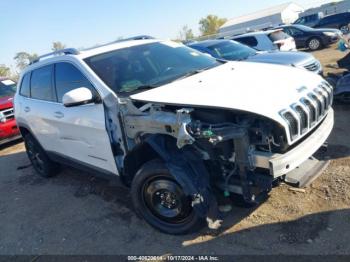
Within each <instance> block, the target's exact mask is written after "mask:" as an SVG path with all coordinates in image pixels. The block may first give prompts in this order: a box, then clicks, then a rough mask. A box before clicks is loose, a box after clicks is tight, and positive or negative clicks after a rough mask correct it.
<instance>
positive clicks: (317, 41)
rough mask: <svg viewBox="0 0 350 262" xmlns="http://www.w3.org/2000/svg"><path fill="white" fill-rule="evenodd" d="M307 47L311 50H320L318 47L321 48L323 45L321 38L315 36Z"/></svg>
mask: <svg viewBox="0 0 350 262" xmlns="http://www.w3.org/2000/svg"><path fill="white" fill-rule="evenodd" d="M307 47H308V48H309V49H310V50H311V51H315V50H318V49H320V48H321V47H322V43H321V40H320V39H319V38H317V37H313V38H311V39H310V40H309V41H308V42H307Z"/></svg>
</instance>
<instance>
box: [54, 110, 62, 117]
mask: <svg viewBox="0 0 350 262" xmlns="http://www.w3.org/2000/svg"><path fill="white" fill-rule="evenodd" d="M54 116H55V117H56V118H63V117H64V114H63V113H62V112H59V111H57V112H55V113H54Z"/></svg>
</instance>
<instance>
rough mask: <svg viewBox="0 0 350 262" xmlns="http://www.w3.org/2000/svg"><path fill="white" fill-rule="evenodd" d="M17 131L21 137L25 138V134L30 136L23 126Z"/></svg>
mask: <svg viewBox="0 0 350 262" xmlns="http://www.w3.org/2000/svg"><path fill="white" fill-rule="evenodd" d="M19 131H20V132H21V134H22V136H23V137H25V136H26V135H27V134H30V132H29V130H28V129H27V128H25V127H23V126H20V127H19Z"/></svg>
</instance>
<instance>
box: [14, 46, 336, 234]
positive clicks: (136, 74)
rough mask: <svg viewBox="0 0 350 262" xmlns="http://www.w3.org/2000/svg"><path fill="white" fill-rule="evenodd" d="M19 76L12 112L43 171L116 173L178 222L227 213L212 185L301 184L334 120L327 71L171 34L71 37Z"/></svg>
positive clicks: (229, 189)
mask: <svg viewBox="0 0 350 262" xmlns="http://www.w3.org/2000/svg"><path fill="white" fill-rule="evenodd" d="M19 83H20V84H19V88H18V91H17V94H16V96H15V114H16V119H17V123H18V126H19V128H20V131H21V133H22V135H23V137H24V140H25V145H26V148H27V153H28V156H29V158H30V160H31V161H32V164H33V167H34V168H35V169H36V171H37V172H38V173H39V174H40V175H42V176H45V177H49V176H52V175H54V174H56V173H58V172H59V168H58V167H59V163H60V164H62V163H63V164H69V165H72V166H76V167H79V168H83V169H85V170H87V171H89V172H93V173H94V174H104V175H107V176H108V177H110V178H112V179H113V178H119V180H121V181H122V182H123V184H124V185H126V186H128V187H130V188H131V197H132V201H133V205H134V207H135V210H136V212H137V213H138V214H139V215H141V216H142V217H143V218H144V219H145V220H146V221H147V222H148V223H149V224H150V225H152V226H153V227H155V228H157V229H159V230H161V231H163V232H166V233H171V234H183V233H187V232H190V231H193V230H196V229H197V228H198V227H199V226H201V225H203V222H205V221H207V223H208V225H209V226H210V227H212V228H215V227H218V226H219V225H220V216H219V212H218V204H217V198H216V195H215V194H214V193H213V192H214V188H218V189H220V190H221V191H222V192H224V193H225V195H229V194H231V193H234V194H239V195H241V196H242V198H243V199H244V201H246V202H247V203H257V202H259V199H261V198H263V197H262V196H264V195H266V194H267V193H268V192H269V191H270V190H271V188H272V185H273V183H274V182H275V181H279V180H285V181H286V182H289V183H293V184H294V185H296V186H303V185H305V184H306V183H307V181H310V180H311V179H313V178H314V177H315V175H316V173H317V172H316V171H315V170H320V163H319V162H318V161H316V160H315V159H313V158H311V157H312V155H313V154H314V153H315V152H316V151H317V150H318V149H319V148H320V147H321V146H322V145H323V144H324V143H325V141H326V139H327V137H328V136H329V134H330V133H331V130H332V127H333V110H332V108H331V104H332V97H333V90H332V88H331V87H330V85H329V84H328V83H327V82H326V81H325V80H324V79H322V78H321V77H320V76H318V75H316V74H313V73H310V72H307V71H305V70H301V69H297V68H289V67H285V66H278V65H270V64H259V63H247V62H226V61H221V60H217V59H214V58H212V57H208V56H207V55H203V54H201V53H199V52H197V51H195V50H193V49H191V48H188V47H185V46H183V45H181V44H177V43H174V42H171V41H161V40H156V39H138V40H135V39H129V40H124V41H119V42H116V43H112V44H108V45H104V46H101V47H96V48H93V49H89V50H85V51H77V50H75V49H64V50H61V51H59V52H56V53H51V54H48V55H44V56H42V57H39V58H38V60H36V61H33V62H32V64H31V65H30V66H28V67H27V68H26V69H25V70H24V71H23V73H22V75H21V79H20V82H19Z"/></svg>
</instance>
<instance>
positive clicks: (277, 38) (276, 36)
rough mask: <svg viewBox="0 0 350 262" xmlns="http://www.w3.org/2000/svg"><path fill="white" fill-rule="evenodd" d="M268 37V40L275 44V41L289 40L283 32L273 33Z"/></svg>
mask: <svg viewBox="0 0 350 262" xmlns="http://www.w3.org/2000/svg"><path fill="white" fill-rule="evenodd" d="M268 37H269V38H270V40H271V41H272V42H276V41H280V40H283V39H287V38H290V36H289V35H288V34H286V33H285V32H283V31H277V32H273V33H271V34H269V35H268Z"/></svg>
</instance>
